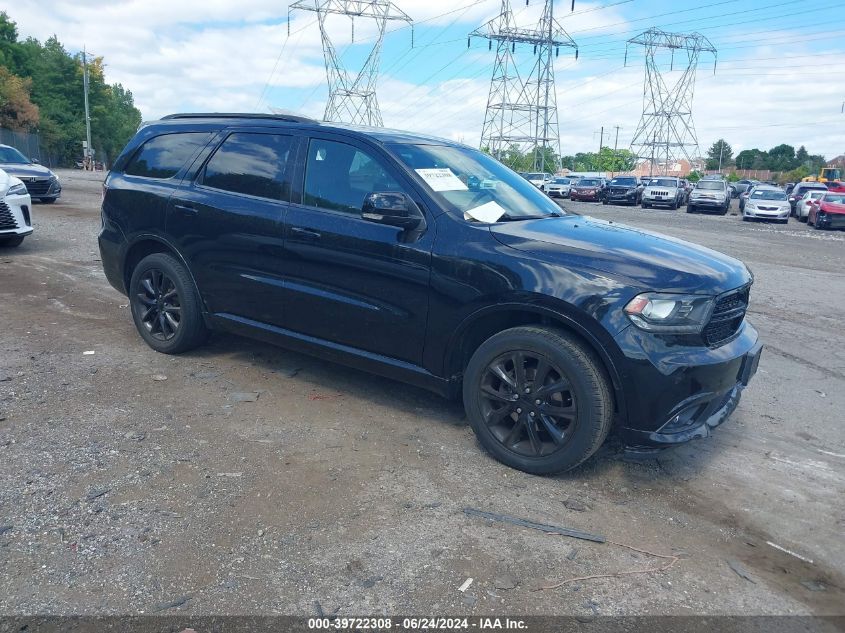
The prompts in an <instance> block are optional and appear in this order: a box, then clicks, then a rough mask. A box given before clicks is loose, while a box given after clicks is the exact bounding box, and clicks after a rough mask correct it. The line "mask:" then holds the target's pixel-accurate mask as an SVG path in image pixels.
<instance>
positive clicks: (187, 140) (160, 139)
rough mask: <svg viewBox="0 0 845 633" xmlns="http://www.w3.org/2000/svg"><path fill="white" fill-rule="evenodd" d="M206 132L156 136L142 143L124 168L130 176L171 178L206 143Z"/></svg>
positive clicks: (207, 135)
mask: <svg viewBox="0 0 845 633" xmlns="http://www.w3.org/2000/svg"><path fill="white" fill-rule="evenodd" d="M208 137H209V134H208V133H207V132H186V133H183V134H165V135H163V136H156V137H155V138H151V139H150V140H149V141H147V142H146V143H144V144H143V145H142V146H141V149H139V150H138V151H137V152H136V153H135V156H134V158H132V160H131V161H130V162H129V165H127V167H126V173H127V174H129V175H131V176H145V177H147V178H172V177H173V176H175V175H176V173H177V172H178V171H179V170H180V169H182V166H183V165H184V164H185V163H186V162H187V160H188V159H189V158H190V157H191V156H193V155H194V152H196V151H197V150H198V149H199V148H201V147H204V146H205V144H206V143H207V142H208Z"/></svg>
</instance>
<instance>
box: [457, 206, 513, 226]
mask: <svg viewBox="0 0 845 633" xmlns="http://www.w3.org/2000/svg"><path fill="white" fill-rule="evenodd" d="M505 213H507V211H506V210H505V208H504V207H502V205H500V204H499V203H498V202H495V201H490V202H488V203H486V204H482V205H481V206H478V207H474V208H472V209H470V210H468V211H464V219H465V220H478V221H479V222H497V221H498V220H499V218H501V217H502V216H503V215H505Z"/></svg>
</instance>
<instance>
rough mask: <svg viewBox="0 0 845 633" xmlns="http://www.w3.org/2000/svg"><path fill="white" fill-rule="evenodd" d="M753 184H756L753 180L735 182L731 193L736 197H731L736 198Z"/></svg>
mask: <svg viewBox="0 0 845 633" xmlns="http://www.w3.org/2000/svg"><path fill="white" fill-rule="evenodd" d="M755 184H757V181H755V180H747V179H743V180H737V181H736V182H735V183H733V184H732V186H733V191H735V192H736V195H734V196H733V197H734V198H738V197H739V196H740V195H742V194H743V193H745V192H746V191H748V190H749V189H751V187H752V186H754V185H755Z"/></svg>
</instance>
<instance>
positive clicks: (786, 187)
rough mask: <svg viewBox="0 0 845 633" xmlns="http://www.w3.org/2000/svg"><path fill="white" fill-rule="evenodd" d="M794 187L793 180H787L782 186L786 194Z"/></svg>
mask: <svg viewBox="0 0 845 633" xmlns="http://www.w3.org/2000/svg"><path fill="white" fill-rule="evenodd" d="M794 188H795V183H794V182H788V183H786V184H785V185H784V186H783V190H784V191H785V192H786V194H787V195H789V194H790V193H792V190H793V189H794Z"/></svg>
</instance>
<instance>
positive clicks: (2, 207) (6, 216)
mask: <svg viewBox="0 0 845 633" xmlns="http://www.w3.org/2000/svg"><path fill="white" fill-rule="evenodd" d="M16 228H18V223H17V222H16V221H15V216H13V215H12V210H11V209H10V208H9V205H7V204H6V203H5V202H0V231H9V230H12V229H16Z"/></svg>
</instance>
